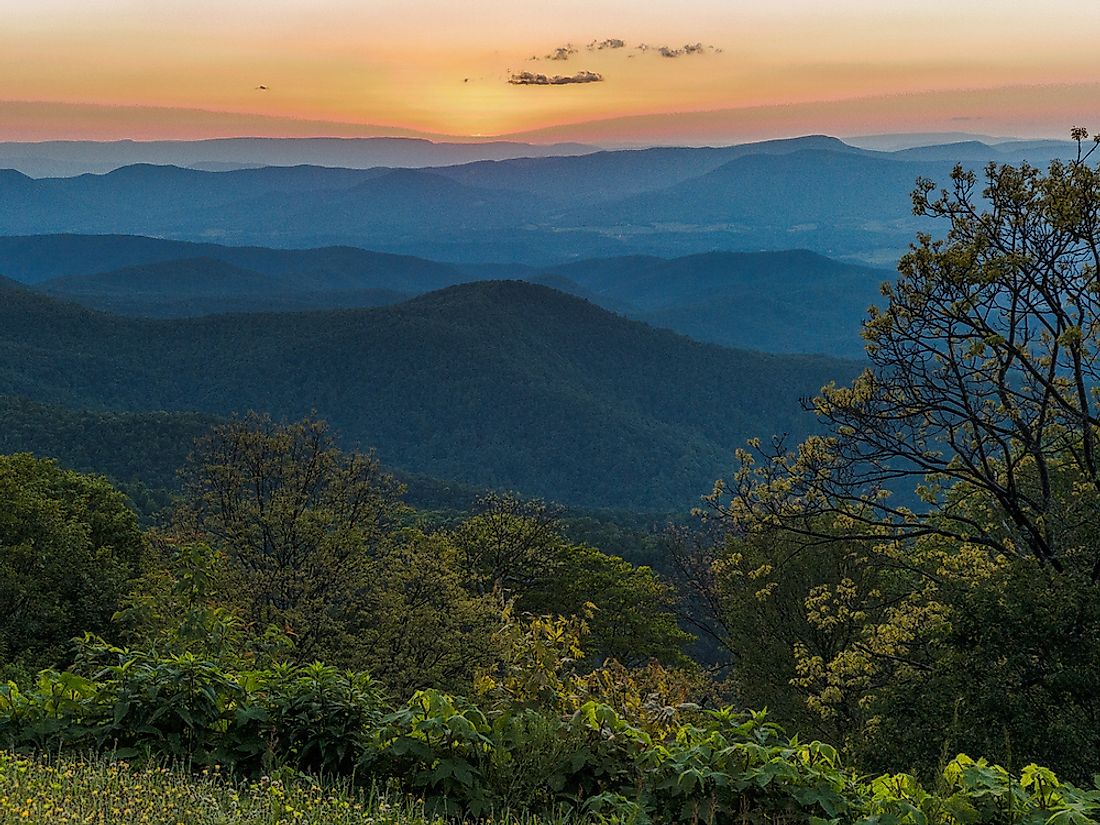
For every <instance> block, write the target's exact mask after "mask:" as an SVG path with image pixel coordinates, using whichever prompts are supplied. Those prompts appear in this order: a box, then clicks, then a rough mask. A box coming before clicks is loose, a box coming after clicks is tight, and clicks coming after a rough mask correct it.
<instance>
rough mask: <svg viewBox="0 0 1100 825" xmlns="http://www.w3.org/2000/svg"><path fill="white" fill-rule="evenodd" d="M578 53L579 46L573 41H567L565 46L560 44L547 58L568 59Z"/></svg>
mask: <svg viewBox="0 0 1100 825" xmlns="http://www.w3.org/2000/svg"><path fill="white" fill-rule="evenodd" d="M576 53H577V47H576V46H574V45H573V44H572V43H566V44H565V45H564V46H558V47H557V48H556V49H554V51H552V52H550V54H548V55H546V59H547V60H568V59H569V58H571V57H572V56H573V55H575V54H576Z"/></svg>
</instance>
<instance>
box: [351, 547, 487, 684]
mask: <svg viewBox="0 0 1100 825" xmlns="http://www.w3.org/2000/svg"><path fill="white" fill-rule="evenodd" d="M464 579H465V577H464V575H463V572H462V571H461V570H460V569H459V566H458V558H457V554H456V551H455V549H454V547H453V546H452V545H451V544H450V542H449V541H448V539H447V537H446V536H445V535H443V534H424V533H421V532H419V531H415V530H407V531H403V532H402V533H400V534H399V535H396V536H394V537H393V539H392V540H391V541H390V542H388V543H387V546H386V548H385V549H384V550H383V551H382V552H381V553H380V554H379V555H378V557H377V558H376V559H374V560H373V562H372V565H371V582H370V585H369V586H368V587H366V588H364V589H363V591H362V593H361V594H360V598H359V601H358V603H357V604H358V611H357V614H356V618H355V620H354V624H353V631H352V632H353V634H354V637H355V640H356V642H355V644H356V650H357V653H356V655H355V659H356V661H357V662H359V663H360V666H361V667H364V668H365V669H367V670H368V671H370V673H371V674H372V675H373V676H374V677H375V678H377V679H378V680H379V682H380V683H382V684H384V685H386V686H387V687H388V688H389V689H390V690H391V691H392V693H393V694H394V695H395V696H400V697H407V696H409V695H411V694H412V692H413V691H414V690H417V689H420V688H424V687H428V686H430V687H435V688H441V689H447V690H459V689H468V688H469V686H470V685H471V683H472V681H473V678H474V675H475V673H476V672H477V670H478V669H479V668H482V667H485V666H486V665H487V663H488V662H489V661H491V660H492V658H493V657H494V656H495V655H496V651H495V645H494V643H493V639H492V637H493V634H494V632H495V631H496V630H497V628H498V627H499V626H500V622H501V603H500V599H499V597H498V596H497V594H495V593H487V594H484V595H483V594H479V593H477V592H474V591H471V590H469V589H467V588H466V587H465V586H464V584H465V581H464Z"/></svg>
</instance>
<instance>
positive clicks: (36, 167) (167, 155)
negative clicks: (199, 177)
mask: <svg viewBox="0 0 1100 825" xmlns="http://www.w3.org/2000/svg"><path fill="white" fill-rule="evenodd" d="M595 151H598V147H596V146H589V145H586V144H582V143H550V144H537V143H526V142H521V141H508V140H497V141H476V142H474V141H471V142H467V143H450V142H446V141H432V140H428V139H426V138H408V137H375V138H248V137H240V138H214V139H210V140H153V141H133V140H118V141H85V140H55V141H40V142H0V165H2V166H7V167H10V168H13V169H18V170H19V171H21V172H24V173H25V174H28V175H30V176H31V177H36V178H42V177H69V176H74V175H81V174H86V173H97V174H102V173H104V172H110V171H111V170H113V169H117V168H119V167H121V166H132V165H134V164H139V163H143V164H156V165H174V166H182V167H187V168H192V169H199V168H205V169H211V170H212V169H218V168H221V169H233V168H241V167H242V166H244V167H248V166H301V165H312V166H336V167H343V168H348V169H370V168H372V167H376V166H405V167H422V166H447V165H450V164H456V163H471V162H474V161H478V160H504V159H507V158H518V157H548V156H555V157H556V156H561V155H578V154H587V153H589V152H595Z"/></svg>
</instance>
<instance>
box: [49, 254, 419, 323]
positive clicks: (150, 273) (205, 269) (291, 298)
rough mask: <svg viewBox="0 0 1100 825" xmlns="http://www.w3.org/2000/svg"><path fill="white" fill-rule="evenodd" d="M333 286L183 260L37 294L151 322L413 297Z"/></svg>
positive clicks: (72, 280)
mask: <svg viewBox="0 0 1100 825" xmlns="http://www.w3.org/2000/svg"><path fill="white" fill-rule="evenodd" d="M318 257H319V258H320V257H322V256H318ZM368 277H369V276H368ZM376 278H377V276H376ZM332 280H333V278H332V277H331V276H330V277H329V278H327V279H326V278H325V276H324V275H323V274H322V273H317V276H316V286H314V283H312V282H311V280H310V278H309V277H308V276H306V275H303V276H301V277H297V278H295V277H287V276H283V277H276V276H270V275H264V274H261V273H259V272H256V271H254V270H250V269H242V268H241V267H237V266H234V265H233V264H230V263H226V262H225V261H220V260H218V259H216V258H185V259H183V260H178V261H163V262H157V263H150V264H140V265H137V266H128V267H123V268H122V269H116V270H112V271H110V272H100V273H94V274H90V275H69V276H64V277H61V278H54V279H51V280H49V281H46V282H44V283H42V284H40V285H39V289H41V290H42V291H44V292H47V293H49V294H51V295H56V296H57V297H60V298H65V299H68V300H73V301H76V302H78V303H80V304H82V305H84V306H87V307H92V308H94V309H102V310H105V311H108V312H116V313H119V314H122V315H134V316H144V317H150V318H186V317H190V316H194V315H215V314H219V313H223V314H224V313H233V312H292V311H296V310H307V309H337V308H348V307H372V306H385V305H387V304H395V303H397V302H399V301H402V300H405V299H406V298H408V297H410V295H409V294H408V293H405V292H397V291H396V290H392V289H372V288H363V289H342V288H339V285H338V287H337V288H336V289H333V288H331V286H330V285H331V282H332ZM340 280H341V279H337V282H338V284H339V281H340ZM410 280H412V279H411V278H410ZM367 282H368V283H370V281H369V280H368V281H367ZM326 287H330V288H326Z"/></svg>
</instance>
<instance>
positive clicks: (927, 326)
mask: <svg viewBox="0 0 1100 825" xmlns="http://www.w3.org/2000/svg"><path fill="white" fill-rule="evenodd" d="M1073 137H1074V138H1075V139H1076V141H1077V146H1078V151H1077V155H1076V158H1074V159H1073V160H1072V161H1069V162H1054V163H1052V164H1051V165H1050V167H1049V169H1048V170H1046V171H1045V172H1044V171H1041V170H1038V169H1036V168H1034V167H1032V166H1029V165H1027V164H1023V165H1021V166H1019V167H1013V166H1004V165H996V164H991V165H990V166H988V167H987V168H986V170H985V172H984V181H983V185H982V187H981V191H979V177H978V176H977V175H975V174H974V173H972V172H967V171H965V170H963V169H962V168H956V169H955V171H954V172H953V173H952V176H951V186H950V187H949V188H948V189H945V190H941V191H939V192H937V191H936V187H935V186H934V185H933V184H932V183H931V182H930V181H923V180H922V181H918V186H917V189H916V191H915V192H914V194H913V201H914V209H915V211H916V213H917V214H921V215H926V216H931V217H936V218H941V219H944V220H946V221H948V223H949V229H948V231H947V233H946V236H945V237H944V238H943V239H942V240H933V239H932V238H931V237H930V236H928V235H921V236H919V237H918V240H917V242H916V244H914V246H913V247H912V249H911V251H910V252H909V253H908V254H907V255H905V256H904V257H903V258H902V260H901V262H900V264H899V278H898V280H897V282H896V283H894V284H892V285H889V286H886V287H884V290H883V294H884V296H885V298H886V306H885V307H884V308H883V309H881V310H874V309H872V310H871V314H870V318H869V319H868V320H867V322H866V323H865V325H864V338H865V340H866V344H867V354H868V358H869V360H870V366H869V367H868V368H867V369H866V370H865V371H864V372H863V374H862V375H860V376H859V377H858V378H857V379H856V380H855V381H854V382H853V383H852V384H851V385H849V386H836V385H830V386H828V387H826V388H824V390H823V391H822V393H821V394H820V396H818V397H817V398H815V399H813V400H812V402H810V403H809V404H808V407H809V408H810V409H811V410H812V411H813V412H814V413H816V414H817V416H818V419H819V422H820V423H821V426H822V430H823V433H822V434H821V435H818V436H814V437H811V438H809V439H807V440H806V441H804V442H802V443H801V444H799V445H798V446H797V447H796V448H794V449H790V448H788V446H787V445H786V444H785V443H784V440H783V439H782V438H779V439H776V440H774V441H773V442H772V443H771V444H770V445H769V446H768V447H762V446H761V443H760V442H759V441H756V442H754V443H753V444H751V445H750V448H749V449H747V450H744V451H741V452H740V453H739V464H738V466H737V468H736V470H735V472H734V473H733V475H732V477H731V478H730V479H729V480H728V481H724V482H721V483H719V484H717V485H716V487H715V491H714V494H713V496H712V497H711V499H710V504H711V506H712V510H711V511H710V514H711V515H716V516H717V519H718V520H719V521H720V522H722V523H723V524H724V525H725V527H726V529H727V531H728V532H729V533H730V534H732V535H733V536H734V537H735V542H737V541H740V542H744V543H746V545H747V546H749V547H751V548H754V552H756V553H757V556H758V559H757V560H758V561H760V562H761V563H762V564H764V565H768V566H771V567H773V568H774V569H775V570H778V569H779V564H778V562H779V560H780V559H785V560H787V561H792V560H793V561H794V562H795V563H794V565H793V566H792V565H789V564H788V565H787V571H788V572H787V574H786V575H785V576H784V575H777V576H775V578H774V580H773V582H772V583H773V584H774V585H775V586H776V588H777V589H776V590H774V591H773V593H775V594H777V595H778V594H782V593H784V592H786V593H787V595H786V596H785V597H784V598H785V599H786V600H787V608H788V610H789V609H790V608H791V607H792V606H793V607H794V608H795V611H794V612H795V614H797V613H798V610H797V607H798V605H799V604H800V603H801V604H802V605H803V606H804V607H805V608H811V607H812V610H810V609H807V610H805V611H803V613H802V618H801V619H799V621H798V622H795V624H794V625H793V626H794V627H796V628H797V627H798V625H799V622H802V620H803V619H804V620H805V621H804V623H803V624H802V627H801V630H800V631H799V632H801V633H805V632H807V631H808V632H811V633H812V634H813V636H814V637H816V638H818V639H819V640H820V639H822V638H826V639H827V637H825V636H823V635H822V631H824V630H828V631H830V632H833V631H836V630H842V631H843V635H842V636H834V638H833V640H832V642H830V644H829V645H827V646H820V645H819V647H820V652H818V653H815V652H814V650H813V646H812V645H810V644H807V643H806V642H805V641H803V642H801V643H795V644H792V645H789V647H790V651H791V653H790V655H791V660H790V661H791V668H792V669H793V677H792V678H790V680H789V681H790V684H791V686H792V687H796V688H797V689H799V690H800V691H802V692H803V693H804V695H805V702H806V705H807V707H808V708H809V709H812V710H814V711H816V712H817V713H818V714H819V715H820V716H821V717H822V718H823V719H825V720H828V719H829V718H836V717H838V716H839V717H843V716H847V717H848V718H849V719H850V720H851V725H852V730H853V731H854V732H855V734H854V736H853V737H852V739H851V741H853V742H854V743H862V744H856V745H855V746H854V750H853V752H854V754H855V755H856V757H857V759H859V760H860V762H861V765H862V766H863V767H867V768H874V767H889V768H890V769H891V770H898V769H909V768H911V767H913V766H915V765H921V764H924V765H928V764H930V763H931V762H932V761H934V760H935V759H936V758H937V756H938V755H939V754H941V753H942V752H944V751H945V750H951V749H960V748H961V749H965V750H971V749H974V750H984V751H985V752H987V753H989V754H991V755H993V756H996V757H998V758H1001V759H1003V760H1005V761H1007V762H1009V763H1010V764H1013V763H1019V764H1022V763H1024V762H1026V761H1029V760H1038V761H1045V762H1048V763H1051V764H1053V765H1055V766H1056V767H1058V768H1060V769H1061V770H1062V771H1063V772H1064V773H1066V774H1067V775H1069V776H1071V777H1082V776H1086V775H1089V774H1091V772H1092V771H1093V769H1094V768H1095V760H1096V758H1097V754H1100V739H1098V737H1097V736H1096V735H1095V730H1096V720H1097V719H1100V701H1097V696H1100V683H1098V682H1097V679H1096V675H1095V674H1096V662H1097V661H1098V660H1100V645H1098V644H1097V641H1096V640H1097V639H1100V591H1098V590H1097V585H1098V584H1100V541H1098V538H1100V537H1098V535H1097V529H1096V518H1095V514H1096V512H1097V508H1098V505H1100V495H1098V493H1100V456H1098V452H1097V451H1098V449H1100V441H1098V438H1100V406H1098V405H1100V393H1098V390H1100V381H1098V378H1100V171H1098V170H1097V169H1095V168H1093V167H1092V166H1090V165H1089V162H1090V158H1091V156H1092V154H1093V153H1094V151H1095V150H1096V147H1097V145H1100V140H1097V141H1095V142H1094V143H1093V146H1092V147H1091V148H1090V147H1088V146H1087V145H1086V143H1085V139H1086V138H1087V133H1086V132H1085V131H1084V130H1074V133H1073ZM857 548H862V549H859V550H858V552H857V555H856V558H861V559H867V560H869V561H870V563H871V566H870V567H869V568H865V569H869V570H871V571H873V572H874V576H872V578H871V579H870V580H869V581H868V582H867V583H865V584H863V585H860V584H859V582H858V581H856V580H852V585H854V586H850V585H849V584H848V583H847V582H846V581H845V580H843V579H841V580H839V581H837V580H836V578H835V571H836V570H837V569H839V568H838V567H837V565H838V564H840V563H842V562H843V561H844V559H845V557H846V554H851V553H852V552H853V551H854V550H855V549H857ZM761 557H762V558H761ZM815 558H817V559H822V560H824V562H825V566H824V567H822V568H821V569H819V570H817V571H814V570H812V564H811V560H812V559H815ZM729 561H730V557H729V555H724V554H722V553H718V554H716V555H715V558H714V560H713V562H712V563H711V564H710V565H709V566H708V567H707V568H706V569H707V572H708V575H710V576H711V579H712V580H716V579H718V577H717V576H716V575H715V570H716V569H720V566H721V565H723V564H728V563H729ZM808 564H809V565H810V566H809V567H808V566H807V565H808ZM807 570H809V571H810V572H811V573H812V578H811V579H810V580H805V581H801V582H800V581H798V578H799V576H800V575H802V574H803V573H805V572H806V571H807ZM830 570H832V571H834V572H830ZM792 571H793V575H792ZM770 576H771V574H770V573H769V577H770ZM813 578H819V579H820V581H818V582H817V583H814V580H813ZM849 578H851V577H849ZM884 584H885V586H884ZM752 586H755V583H753V585H752ZM869 588H870V589H869ZM711 590H712V592H713V588H711ZM743 590H744V587H742V588H741V589H736V588H735V589H734V591H732V593H726V594H721V595H719V596H718V597H716V601H717V602H718V603H719V604H723V603H725V604H729V605H730V606H732V607H734V608H736V606H737V604H738V601H737V598H740V599H741V603H742V604H743V603H744V601H745V594H744V592H742V591H743ZM876 591H877V592H878V593H879V594H880V598H878V599H870V598H868V597H870V596H872V595H873V594H874V593H875V592H876ZM738 593H741V595H740V596H739V597H738ZM723 600H725V601H723ZM833 642H835V643H836V644H834V643H833ZM828 648H832V649H831V650H829V649H828ZM1055 731H1056V732H1057V733H1056V734H1055V735H1052V732H1055Z"/></svg>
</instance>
